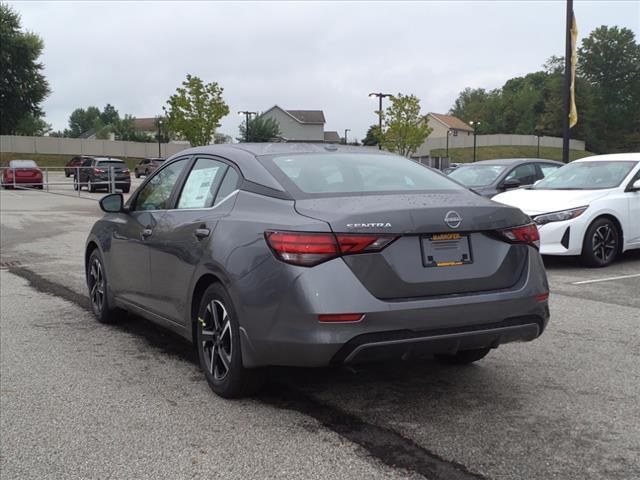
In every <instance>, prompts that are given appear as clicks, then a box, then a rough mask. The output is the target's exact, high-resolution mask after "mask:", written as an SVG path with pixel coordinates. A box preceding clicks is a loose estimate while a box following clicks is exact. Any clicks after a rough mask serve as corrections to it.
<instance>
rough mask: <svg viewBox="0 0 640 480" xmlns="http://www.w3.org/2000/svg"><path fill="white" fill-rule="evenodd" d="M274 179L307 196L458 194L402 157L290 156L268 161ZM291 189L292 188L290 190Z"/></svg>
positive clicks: (451, 185)
mask: <svg viewBox="0 0 640 480" xmlns="http://www.w3.org/2000/svg"><path fill="white" fill-rule="evenodd" d="M272 161H273V164H274V165H275V167H276V169H275V170H274V172H275V174H276V176H277V177H278V178H279V179H282V180H283V181H284V182H285V183H288V184H289V186H290V190H291V189H293V191H294V192H295V191H296V190H297V191H299V192H302V194H307V195H312V196H313V195H322V194H334V193H343V194H355V193H376V192H391V191H414V192H424V191H436V190H440V191H442V190H461V189H462V187H461V186H460V185H458V184H456V183H455V182H452V181H450V180H449V179H448V178H447V177H445V176H443V175H440V174H439V173H436V172H433V171H431V170H430V169H428V168H426V167H424V166H422V165H420V164H418V163H416V162H414V161H412V160H409V159H407V158H404V157H399V156H395V155H383V154H371V153H331V154H322V153H320V154H315V153H314V154H297V155H295V154H293V155H282V156H276V157H273V159H272ZM291 187H292V188H291Z"/></svg>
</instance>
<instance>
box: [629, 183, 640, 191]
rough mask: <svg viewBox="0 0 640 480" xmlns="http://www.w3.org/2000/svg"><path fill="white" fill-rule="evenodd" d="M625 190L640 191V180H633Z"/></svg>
mask: <svg viewBox="0 0 640 480" xmlns="http://www.w3.org/2000/svg"><path fill="white" fill-rule="evenodd" d="M627 192H640V180H636V181H635V182H633V183H632V184H631V185H630V186H629V188H627Z"/></svg>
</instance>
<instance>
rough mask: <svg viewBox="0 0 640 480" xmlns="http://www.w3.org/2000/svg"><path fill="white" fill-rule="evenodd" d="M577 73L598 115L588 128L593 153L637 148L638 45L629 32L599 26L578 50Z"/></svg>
mask: <svg viewBox="0 0 640 480" xmlns="http://www.w3.org/2000/svg"><path fill="white" fill-rule="evenodd" d="M578 73H579V75H580V76H581V77H582V78H583V79H584V80H585V81H586V82H587V84H588V85H589V86H590V87H591V90H590V92H591V94H592V97H591V101H592V105H593V110H594V111H597V112H598V114H597V115H595V114H594V115H593V117H592V119H591V122H592V123H591V125H590V126H589V127H590V128H589V131H590V133H591V134H592V135H594V137H592V138H590V139H589V140H590V142H591V143H592V145H593V147H594V149H595V150H596V151H598V152H615V151H628V150H637V149H638V148H640V143H638V137H639V136H640V135H638V132H640V44H638V43H637V42H636V40H635V35H634V33H633V31H631V30H629V29H628V28H618V27H607V26H604V25H603V26H601V27H598V28H597V29H595V30H594V31H593V32H591V33H590V34H589V36H588V37H586V38H585V39H583V40H582V45H581V47H580V49H579V50H578ZM578 91H579V90H578ZM578 114H579V115H580V110H578ZM581 116H582V115H581ZM578 123H580V120H578Z"/></svg>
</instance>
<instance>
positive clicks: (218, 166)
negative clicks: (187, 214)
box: [178, 158, 228, 208]
mask: <svg viewBox="0 0 640 480" xmlns="http://www.w3.org/2000/svg"><path fill="white" fill-rule="evenodd" d="M227 168H228V167H227V165H226V164H224V163H222V162H219V161H217V160H212V159H210V158H199V159H198V160H197V161H196V163H195V165H194V166H193V168H192V169H191V171H190V172H189V176H188V177H187V181H186V182H185V183H184V187H183V188H182V192H181V193H180V200H179V201H178V208H207V207H211V206H212V205H213V198H214V196H215V194H216V191H217V189H218V185H220V182H221V180H222V177H223V176H224V173H225V171H226V169H227Z"/></svg>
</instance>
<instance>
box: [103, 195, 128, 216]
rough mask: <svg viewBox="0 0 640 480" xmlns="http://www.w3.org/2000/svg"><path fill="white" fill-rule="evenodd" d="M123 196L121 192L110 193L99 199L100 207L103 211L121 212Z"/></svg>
mask: <svg viewBox="0 0 640 480" xmlns="http://www.w3.org/2000/svg"><path fill="white" fill-rule="evenodd" d="M123 205H124V198H123V196H122V194H121V193H112V194H110V195H106V196H104V197H102V198H101V199H100V208H101V209H102V211H103V212H107V213H119V212H122V210H123V209H122V206H123Z"/></svg>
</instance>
